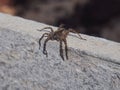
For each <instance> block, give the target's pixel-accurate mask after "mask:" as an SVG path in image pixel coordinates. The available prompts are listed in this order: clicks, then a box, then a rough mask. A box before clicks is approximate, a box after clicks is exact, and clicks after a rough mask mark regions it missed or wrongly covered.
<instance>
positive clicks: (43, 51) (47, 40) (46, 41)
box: [43, 37, 50, 57]
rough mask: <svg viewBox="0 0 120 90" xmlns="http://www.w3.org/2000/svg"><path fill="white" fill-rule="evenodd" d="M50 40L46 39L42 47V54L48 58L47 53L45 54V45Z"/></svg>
mask: <svg viewBox="0 0 120 90" xmlns="http://www.w3.org/2000/svg"><path fill="white" fill-rule="evenodd" d="M49 40H50V38H49V37H48V38H47V39H46V40H45V42H44V46H43V54H45V55H46V57H48V53H47V50H46V43H47V42H48V41H49Z"/></svg>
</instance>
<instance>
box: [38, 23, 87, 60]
mask: <svg viewBox="0 0 120 90" xmlns="http://www.w3.org/2000/svg"><path fill="white" fill-rule="evenodd" d="M44 29H50V30H51V31H49V33H44V34H43V35H42V36H41V38H40V39H39V49H40V47H41V40H42V39H43V37H47V38H46V39H45V42H44V46H43V54H45V55H46V57H47V56H48V54H47V50H46V43H47V42H48V41H49V40H56V41H59V42H60V56H61V58H62V59H63V60H64V57H63V49H62V42H64V44H65V55H66V59H68V53H67V52H68V48H67V41H66V38H67V36H68V34H69V32H73V33H77V34H78V32H76V31H75V30H73V29H68V30H67V29H65V28H63V24H61V25H60V26H59V27H58V29H57V30H56V31H54V30H53V28H51V27H45V28H43V29H41V30H38V31H42V30H44ZM78 35H79V34H78ZM79 37H80V39H83V38H82V37H81V36H80V35H79ZM83 40H86V39H83Z"/></svg>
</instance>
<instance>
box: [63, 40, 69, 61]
mask: <svg viewBox="0 0 120 90" xmlns="http://www.w3.org/2000/svg"><path fill="white" fill-rule="evenodd" d="M64 44H65V55H66V59H68V48H67V41H66V39H65V40H64Z"/></svg>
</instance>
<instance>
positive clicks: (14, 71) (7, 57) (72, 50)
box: [0, 14, 120, 90]
mask: <svg viewBox="0 0 120 90" xmlns="http://www.w3.org/2000/svg"><path fill="white" fill-rule="evenodd" d="M5 16H6V19H8V18H9V21H8V22H9V23H7V21H0V23H1V25H0V90H120V63H119V60H120V59H119V56H118V54H119V55H120V53H119V48H118V47H119V46H120V44H119V43H115V42H112V41H108V40H104V39H100V38H96V37H90V36H86V35H82V36H83V37H84V36H85V38H87V41H86V42H85V41H82V40H81V42H82V44H80V45H81V46H80V47H79V46H78V45H79V44H78V42H79V40H78V39H77V38H74V41H72V40H73V38H72V37H68V45H69V48H68V49H69V50H68V56H69V60H65V61H63V60H62V59H61V57H60V56H59V43H58V42H54V41H52V42H48V43H47V50H48V57H46V56H45V55H44V54H43V53H42V49H43V48H42V47H41V49H40V50H39V47H38V39H39V38H38V37H39V34H40V35H42V33H38V32H37V31H34V29H35V28H38V27H37V26H39V24H38V23H36V22H33V21H27V20H24V19H21V18H17V17H15V18H14V17H12V16H9V15H3V14H2V15H1V17H4V18H5ZM7 16H8V17H7ZM10 18H12V19H10ZM0 19H1V18H0ZM15 19H16V21H15V22H16V23H12V20H13V21H14V20H15ZM1 20H2V19H1ZM10 21H11V23H10ZM3 22H4V23H3ZM5 22H6V23H7V24H6V28H5ZM17 22H19V25H20V26H18V24H17ZM20 22H21V23H20ZM25 22H27V25H28V23H29V24H30V23H32V24H31V25H30V26H29V27H28V28H30V29H29V30H30V31H29V30H28V28H25V27H27V25H25ZM23 23H24V24H23ZM40 25H41V26H42V27H44V26H45V25H42V24H40ZM17 26H18V27H17ZM33 26H36V27H33ZM42 27H41V28H42ZM31 28H32V29H33V28H34V29H33V31H32V29H31ZM23 29H25V30H26V29H27V30H28V31H24V30H23ZM32 32H33V33H32ZM75 40H76V41H75ZM43 41H44V40H43ZM90 41H91V42H90ZM70 42H71V43H70ZM72 42H77V46H74V45H72ZM81 42H80V43H81ZM87 43H90V44H87ZM42 44H43V42H42ZM84 44H87V45H86V46H84ZM92 45H93V46H92ZM87 46H88V47H87ZM100 46H101V47H102V48H101V47H100ZM107 46H108V47H111V48H112V51H113V52H115V51H116V52H117V53H114V54H115V55H113V56H112V55H111V54H113V53H111V50H110V51H108V49H107V48H108V47H107ZM84 47H85V48H84ZM93 47H95V48H93ZM98 47H99V48H98ZM82 48H83V49H82ZM100 48H101V49H102V50H100ZM106 49H107V50H106ZM109 49H110V48H109ZM105 51H108V52H105ZM102 53H103V54H102ZM110 55H111V57H109V56H110ZM107 57H108V58H107Z"/></svg>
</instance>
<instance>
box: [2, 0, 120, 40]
mask: <svg viewBox="0 0 120 90" xmlns="http://www.w3.org/2000/svg"><path fill="white" fill-rule="evenodd" d="M0 11H1V12H4V13H9V14H12V15H17V16H21V17H24V18H27V19H31V20H36V21H39V22H42V23H46V24H50V25H54V26H59V25H60V24H61V23H62V24H65V27H66V28H74V29H75V30H77V31H78V32H81V33H84V34H88V35H93V36H97V37H103V38H106V39H109V40H113V41H117V42H120V0H0Z"/></svg>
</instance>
